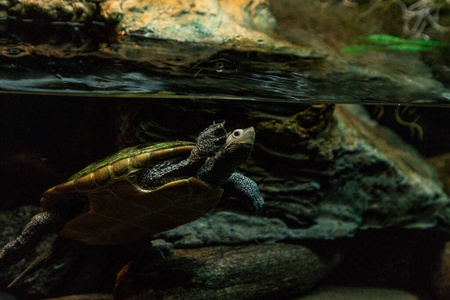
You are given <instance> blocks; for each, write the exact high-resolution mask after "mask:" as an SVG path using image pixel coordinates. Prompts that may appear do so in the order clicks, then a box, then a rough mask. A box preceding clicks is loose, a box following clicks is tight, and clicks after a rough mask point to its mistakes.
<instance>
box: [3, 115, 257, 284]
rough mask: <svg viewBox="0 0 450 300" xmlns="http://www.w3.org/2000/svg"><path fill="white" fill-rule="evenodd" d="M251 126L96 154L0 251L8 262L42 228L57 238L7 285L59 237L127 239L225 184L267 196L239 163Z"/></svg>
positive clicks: (215, 199)
mask: <svg viewBox="0 0 450 300" xmlns="http://www.w3.org/2000/svg"><path fill="white" fill-rule="evenodd" d="M254 141H255V130H254V128H253V127H250V128H245V129H236V130H234V131H233V132H231V133H227V131H226V130H225V128H224V123H216V124H212V125H210V126H209V127H207V128H206V129H205V130H203V131H202V132H201V133H200V134H199V136H198V138H197V140H196V143H194V142H185V141H172V142H163V143H156V144H146V145H138V146H134V147H129V148H126V149H123V150H121V151H119V152H117V153H115V154H113V155H111V156H108V157H106V158H104V159H102V160H99V161H97V162H95V163H93V164H91V165H89V166H87V167H86V168H84V169H83V170H81V171H80V172H78V173H76V174H74V175H73V176H71V177H70V178H69V179H68V180H67V181H66V182H64V183H62V184H59V185H56V186H55V187H52V188H50V189H48V190H47V191H45V192H44V194H43V195H42V198H41V201H40V206H41V212H40V213H38V214H36V215H35V216H34V217H33V218H32V219H31V221H30V222H29V223H28V224H27V225H26V226H25V228H24V229H23V231H22V233H21V234H20V236H19V237H17V238H16V239H15V240H13V241H11V242H10V243H8V244H6V245H5V246H4V247H3V248H2V250H1V251H0V265H5V264H6V265H12V264H15V263H16V262H18V261H19V260H20V259H22V258H23V257H24V256H25V255H26V254H27V253H28V252H30V251H31V250H33V249H34V248H35V247H36V245H37V244H38V243H39V241H40V239H41V237H42V236H43V235H45V234H46V233H50V232H56V233H57V234H58V238H57V240H56V241H55V243H54V244H53V245H52V246H51V247H50V248H49V249H47V251H45V252H43V253H42V254H41V255H40V256H38V257H37V258H36V259H35V260H34V261H33V262H32V263H31V264H30V265H29V266H28V267H27V269H26V270H25V271H24V272H22V274H20V275H19V276H18V277H17V278H16V279H14V281H13V282H12V283H11V284H10V285H9V287H10V286H12V285H13V284H14V283H16V282H17V281H18V280H19V279H20V278H21V277H23V276H24V275H25V274H27V273H29V272H31V271H32V270H35V269H37V268H39V267H41V266H42V265H44V264H45V263H46V262H47V261H49V260H50V258H51V257H52V256H54V252H56V250H55V249H57V248H58V247H57V246H55V245H56V243H57V241H59V240H61V239H63V240H64V239H66V240H75V241H79V242H82V243H85V244H88V245H132V244H134V243H136V244H139V243H140V241H148V243H151V242H150V240H151V238H152V237H153V236H154V235H155V234H157V233H160V232H163V231H166V230H169V229H172V228H175V227H177V226H180V225H182V224H186V223H189V222H192V221H194V220H196V219H198V218H200V217H202V216H204V215H205V214H206V213H207V212H209V211H210V210H212V209H213V208H215V207H216V206H217V204H218V203H219V201H221V198H222V195H223V193H224V190H225V191H226V192H225V194H227V195H228V196H235V197H237V198H238V199H239V201H238V202H239V204H240V205H244V206H247V207H248V208H249V209H250V210H251V211H253V212H255V213H258V212H260V211H261V209H262V207H263V204H264V199H263V197H262V196H261V194H260V192H259V189H258V186H257V184H256V183H255V182H254V181H253V180H251V179H250V178H248V177H246V176H244V175H243V174H241V173H238V172H236V169H237V168H238V167H239V166H240V165H241V164H242V163H244V162H245V161H246V160H247V159H248V157H249V155H250V153H251V151H252V149H253V145H254Z"/></svg>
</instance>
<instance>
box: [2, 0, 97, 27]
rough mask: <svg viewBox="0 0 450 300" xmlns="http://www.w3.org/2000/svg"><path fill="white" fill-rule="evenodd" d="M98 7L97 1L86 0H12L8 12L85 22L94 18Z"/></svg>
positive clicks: (16, 14)
mask: <svg viewBox="0 0 450 300" xmlns="http://www.w3.org/2000/svg"><path fill="white" fill-rule="evenodd" d="M96 9H97V5H96V4H95V3H93V2H91V1H86V0H75V1H68V0H54V1H45V0H25V1H19V0H12V1H10V3H9V9H8V14H9V15H10V16H15V17H20V18H29V19H33V18H37V19H48V20H51V21H62V22H64V21H66V22H84V21H86V20H89V19H92V18H93V16H94V14H95V12H96Z"/></svg>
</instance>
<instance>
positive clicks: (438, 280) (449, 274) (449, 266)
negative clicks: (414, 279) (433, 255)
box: [433, 241, 450, 300]
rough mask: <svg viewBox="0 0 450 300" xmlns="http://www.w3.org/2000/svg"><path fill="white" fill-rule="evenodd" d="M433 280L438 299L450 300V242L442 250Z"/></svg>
mask: <svg viewBox="0 0 450 300" xmlns="http://www.w3.org/2000/svg"><path fill="white" fill-rule="evenodd" d="M433 279H434V285H435V289H436V294H437V297H438V299H442V300H445V299H450V242H448V241H447V242H446V243H445V245H444V247H442V249H441V253H440V260H439V264H438V267H437V270H436V272H435V274H434V278H433Z"/></svg>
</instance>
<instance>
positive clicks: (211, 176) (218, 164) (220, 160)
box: [198, 127, 255, 186]
mask: <svg viewBox="0 0 450 300" xmlns="http://www.w3.org/2000/svg"><path fill="white" fill-rule="evenodd" d="M254 143H255V129H254V128H253V127H250V128H245V129H236V130H234V131H233V132H231V133H229V134H228V136H227V139H226V142H225V146H223V148H222V149H220V150H219V151H218V152H217V154H216V155H215V156H214V157H210V158H208V160H207V161H206V163H205V164H204V165H203V166H202V167H201V168H200V171H199V174H198V178H199V179H200V180H202V181H204V182H206V183H208V184H210V185H212V186H222V185H223V184H224V183H225V182H226V181H227V180H228V178H230V176H231V174H232V173H233V172H234V171H236V169H237V168H238V167H239V166H240V165H241V164H243V163H244V162H245V161H247V159H248V157H249V156H250V153H251V152H252V149H253V144H254Z"/></svg>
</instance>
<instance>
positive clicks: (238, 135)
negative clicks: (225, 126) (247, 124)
mask: <svg viewBox="0 0 450 300" xmlns="http://www.w3.org/2000/svg"><path fill="white" fill-rule="evenodd" d="M243 132H244V130H242V129H236V130H235V131H233V133H232V134H233V136H234V137H235V138H238V137H240V136H241V135H242V133H243Z"/></svg>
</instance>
